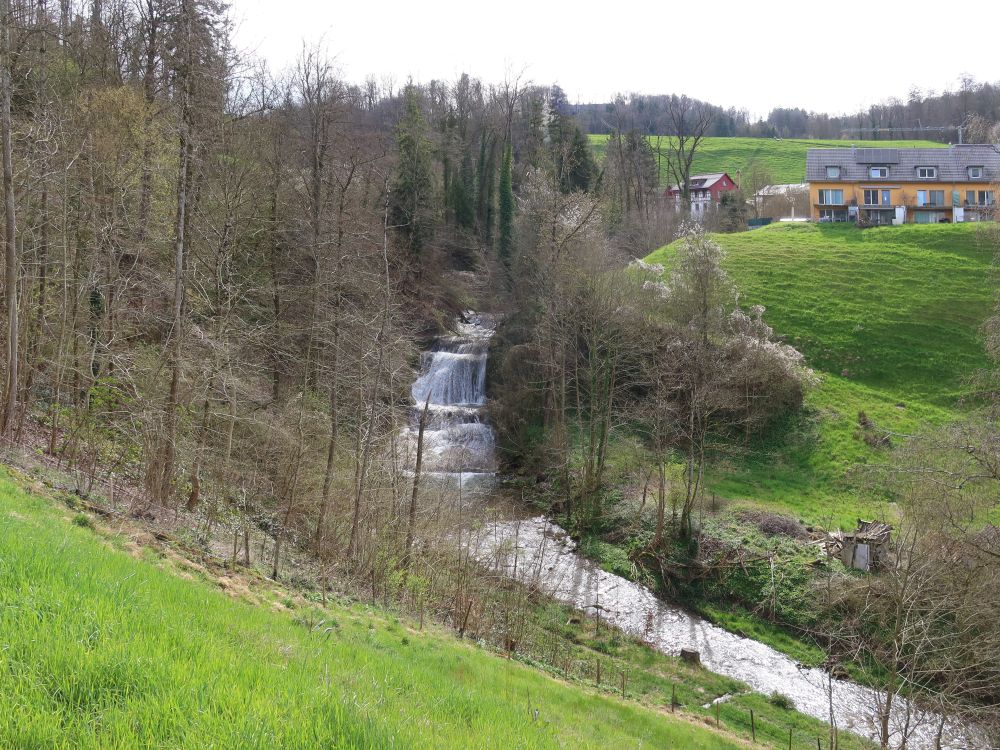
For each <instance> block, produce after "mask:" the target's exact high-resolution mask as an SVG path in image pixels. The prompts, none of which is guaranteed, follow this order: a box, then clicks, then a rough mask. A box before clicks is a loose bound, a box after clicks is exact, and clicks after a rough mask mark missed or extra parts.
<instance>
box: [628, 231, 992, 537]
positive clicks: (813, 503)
mask: <svg viewBox="0 0 1000 750" xmlns="http://www.w3.org/2000/svg"><path fill="white" fill-rule="evenodd" d="M716 239H717V240H718V242H719V244H720V245H722V247H723V248H724V249H725V251H726V260H725V266H726V268H727V269H728V270H729V272H730V274H731V275H732V277H733V279H734V280H735V282H736V283H737V285H738V287H739V288H740V290H741V292H742V294H743V302H744V304H746V305H750V304H756V303H759V304H763V305H764V306H765V307H766V308H767V312H766V314H765V319H766V320H767V321H768V323H769V324H770V325H771V326H772V327H773V328H774V329H775V331H777V332H778V333H779V334H781V335H783V336H785V337H786V338H787V340H788V341H789V342H790V343H792V344H794V345H795V346H796V347H797V348H799V349H800V350H801V351H802V352H803V353H804V354H805V355H806V357H807V359H808V362H809V364H810V366H812V367H813V368H815V369H816V370H817V372H818V373H819V374H820V375H821V378H822V382H821V384H820V385H819V386H818V387H817V388H815V389H814V390H813V391H812V392H811V393H810V394H809V396H808V399H807V409H806V410H805V411H804V412H803V413H802V414H801V415H798V416H797V417H795V418H794V419H792V420H790V421H789V422H788V423H786V424H783V425H779V426H778V428H777V429H775V430H772V432H771V435H770V437H769V438H768V440H766V441H764V442H762V443H758V444H756V445H753V446H751V447H750V450H749V451H748V452H747V453H746V454H745V455H740V456H735V457H732V458H729V459H728V460H725V461H724V462H723V463H722V466H721V468H719V469H717V470H716V471H715V473H714V476H713V478H712V480H713V481H712V489H713V490H714V491H716V492H718V493H719V494H721V495H724V496H726V497H731V498H745V499H750V500H753V501H757V502H762V503H765V504H767V505H772V506H778V507H779V508H780V509H782V510H785V511H788V512H791V513H793V514H795V515H797V516H798V517H800V518H802V519H804V520H807V521H810V522H815V523H827V524H839V525H852V524H853V522H854V519H856V518H857V516H858V514H869V513H871V512H872V511H873V508H872V507H871V505H870V504H869V503H866V502H864V501H862V500H861V499H859V495H858V492H857V490H856V484H857V482H856V477H854V476H852V472H853V470H854V468H855V467H856V466H858V465H861V464H865V463H868V462H871V461H881V460H885V459H886V458H887V457H888V455H889V451H888V450H887V449H873V448H871V447H869V446H868V445H867V444H866V443H865V442H864V440H863V439H862V437H861V435H860V434H859V429H858V412H859V411H864V412H865V413H866V414H867V415H868V417H869V418H871V419H872V420H873V421H874V422H875V424H876V425H877V426H878V427H879V428H883V429H886V430H891V431H893V432H899V433H911V432H913V431H914V430H916V429H917V428H918V427H919V426H920V425H921V424H925V423H942V422H945V421H947V420H949V419H952V418H954V417H955V416H956V415H957V412H956V409H958V408H959V403H958V402H959V399H960V398H961V397H962V395H963V394H964V393H965V392H966V386H965V384H964V380H965V379H966V378H967V377H968V376H969V375H971V374H972V373H973V372H974V371H975V370H977V369H978V368H981V367H983V366H984V365H985V364H986V358H985V355H984V353H983V348H982V341H981V339H980V336H979V328H980V326H981V325H982V323H983V321H984V320H985V318H986V317H987V315H988V314H989V310H990V306H991V292H990V273H991V259H992V252H993V248H992V247H990V246H989V243H988V242H986V241H985V238H984V237H983V236H982V235H981V233H980V232H979V229H978V228H977V227H976V226H975V225H970V224H957V225H938V226H926V227H925V226H916V225H910V226H902V227H884V228H878V229H867V230H860V229H857V228H855V227H851V226H835V225H819V224H807V225H778V226H772V227H767V228H765V229H762V230H757V231H754V232H744V233H740V234H728V235H718V236H717V237H716ZM671 254H672V249H671V248H670V247H669V246H668V247H666V248H660V249H659V250H657V251H655V252H653V253H652V254H651V255H650V256H649V257H648V258H647V260H649V261H650V262H657V263H664V264H666V265H668V266H669V263H670V258H671Z"/></svg>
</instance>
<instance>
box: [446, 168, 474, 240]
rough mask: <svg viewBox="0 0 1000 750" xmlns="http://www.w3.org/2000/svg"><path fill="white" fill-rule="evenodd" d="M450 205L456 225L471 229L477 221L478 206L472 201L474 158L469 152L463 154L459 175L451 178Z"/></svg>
mask: <svg viewBox="0 0 1000 750" xmlns="http://www.w3.org/2000/svg"><path fill="white" fill-rule="evenodd" d="M448 205H449V207H450V208H451V212H452V216H453V217H454V220H455V225H456V226H460V227H463V228H465V229H471V228H472V226H473V225H474V224H475V220H476V206H475V204H474V203H473V200H472V158H471V157H470V156H469V154H468V152H463V154H462V166H461V169H460V170H459V173H458V174H457V175H455V174H452V176H451V185H450V186H449V193H448Z"/></svg>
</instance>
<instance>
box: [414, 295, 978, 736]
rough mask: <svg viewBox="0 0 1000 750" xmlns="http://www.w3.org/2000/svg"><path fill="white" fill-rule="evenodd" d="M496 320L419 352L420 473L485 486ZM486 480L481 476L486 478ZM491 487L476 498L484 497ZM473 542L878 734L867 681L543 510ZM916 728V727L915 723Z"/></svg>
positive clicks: (913, 718)
mask: <svg viewBox="0 0 1000 750" xmlns="http://www.w3.org/2000/svg"><path fill="white" fill-rule="evenodd" d="M494 327H495V323H494V319H493V318H492V317H490V316H488V315H482V314H475V313H467V314H466V315H465V316H464V320H463V321H462V322H461V323H459V324H458V326H457V335H454V336H447V337H441V338H439V339H437V340H436V342H435V344H434V347H433V348H432V349H431V350H430V351H428V352H426V353H424V355H423V357H422V358H421V373H420V376H419V377H418V378H417V379H416V381H414V383H413V387H412V391H411V393H412V396H413V402H414V406H413V417H412V424H411V426H410V427H409V428H408V429H407V430H406V431H405V432H406V438H407V439H406V440H405V441H404V443H405V444H406V446H407V450H408V451H409V452H410V456H409V457H410V459H411V460H412V458H413V455H414V454H413V450H414V449H415V446H416V442H417V432H418V424H419V419H420V414H421V413H422V411H423V408H424V405H425V404H426V405H427V411H428V419H427V422H426V425H425V430H424V451H423V472H422V474H421V478H422V481H423V480H424V478H430V477H433V478H436V479H438V480H439V481H441V482H444V483H446V484H452V486H458V487H465V486H466V485H467V483H468V482H469V481H470V480H479V485H478V486H480V487H482V488H485V489H487V490H488V489H489V488H490V487H491V486H492V484H491V482H490V481H489V480H490V479H491V478H492V477H493V473H494V471H495V470H496V460H495V440H494V433H493V428H492V427H491V426H490V424H489V422H488V420H487V419H486V414H485V404H486V388H485V385H486V358H487V352H488V349H489V343H490V338H491V337H492V336H493V333H494ZM484 480H485V481H484ZM488 495H489V492H486V493H484V495H483V496H482V497H488ZM469 544H470V546H471V548H472V552H473V554H474V555H475V557H476V558H477V559H478V560H479V561H480V562H481V563H483V564H487V565H491V566H493V567H494V568H496V569H497V570H501V571H504V572H505V573H506V574H507V575H509V576H511V577H517V578H518V579H519V580H522V581H525V582H529V583H531V584H532V585H534V586H537V587H538V588H539V589H540V590H542V591H545V592H546V593H548V594H549V595H551V596H552V597H553V598H555V599H557V600H559V601H562V602H565V603H567V604H571V605H573V606H575V607H577V608H578V609H581V610H584V611H591V610H595V609H596V608H599V611H600V613H601V617H602V619H604V620H605V621H607V622H610V623H611V624H612V625H615V626H617V627H619V628H621V629H622V630H623V631H625V632H627V633H631V634H633V635H636V636H639V637H641V638H643V639H644V640H646V641H647V642H649V643H651V644H652V645H653V646H655V647H656V648H657V649H659V650H660V651H663V652H664V653H668V654H675V655H676V654H677V653H679V651H680V649H681V648H694V649H696V650H698V651H699V652H700V654H701V659H702V663H703V664H704V665H705V667H707V668H708V669H711V670H712V671H713V672H717V673H719V674H722V675H726V676H727V677H733V678H735V679H738V680H741V681H743V682H745V683H747V684H748V685H750V687H751V688H753V689H754V690H756V691H758V692H761V693H764V694H770V693H772V692H780V693H782V694H784V695H787V696H788V697H790V698H791V699H792V700H793V701H794V702H795V706H796V708H797V709H798V710H799V711H802V712H803V713H806V714H809V715H810V716H814V717H816V718H817V719H820V720H823V721H829V719H830V706H831V699H830V694H829V692H828V691H829V690H830V689H831V686H832V691H833V699H832V706H833V715H834V719H835V721H836V723H837V726H838V728H839V729H840V730H848V731H853V732H855V733H857V734H860V735H863V736H866V737H870V738H875V737H876V736H877V735H876V727H875V722H874V717H875V715H876V705H877V703H876V696H875V693H874V691H872V690H871V689H869V688H866V687H863V686H861V685H857V684H855V683H852V682H849V681H841V680H833V681H832V682H831V680H830V679H829V676H828V675H827V673H825V672H823V671H822V670H819V669H809V668H805V667H802V666H800V665H799V664H797V663H796V662H795V661H794V660H792V659H790V658H789V657H787V656H785V655H784V654H782V653H780V652H778V651H775V650H774V649H773V648H771V647H770V646H766V645H764V644H763V643H760V642H758V641H754V640H751V639H749V638H743V637H741V636H738V635H735V634H733V633H730V632H728V631H726V630H723V629H722V628H719V627H716V626H715V625H712V624H711V623H709V622H707V621H705V620H703V619H701V618H700V617H697V616H695V615H692V614H690V613H688V612H686V611H684V610H683V609H681V608H679V607H676V606H671V605H670V604H667V603H665V602H663V601H661V600H660V599H658V598H657V597H656V596H655V595H654V594H653V593H652V592H651V591H649V590H648V589H646V588H645V587H643V586H641V585H639V584H637V583H633V582H632V581H629V580H627V579H624V578H621V577H619V576H616V575H613V574H611V573H608V572H606V571H604V570H601V569H600V568H599V567H598V566H597V565H595V564H594V563H593V562H592V561H590V560H588V559H587V558H585V557H583V556H581V555H579V554H577V553H576V551H575V547H574V545H573V543H572V540H570V539H569V537H568V535H567V534H566V532H565V531H563V530H562V529H561V528H559V527H558V526H556V525H555V524H553V523H551V522H550V521H549V520H548V519H546V518H544V517H535V518H527V519H521V520H501V521H498V522H495V523H493V524H487V525H483V526H481V527H480V528H479V529H478V531H477V532H476V533H475V534H474V535H472V537H471V539H470V541H469ZM892 726H893V727H895V728H896V731H897V735H896V736H895V737H894V738H893V743H892V744H893V746H896V745H898V744H900V741H901V739H902V735H901V734H899V733H900V732H901V731H903V730H902V729H901V727H904V726H908V727H910V729H909V730H907V731H908V733H909V739H908V742H907V743H906V747H908V748H910V750H931V749H932V748H935V747H936V746H937V745H936V740H935V737H936V734H937V732H938V730H939V728H942V727H943V733H942V741H941V744H940V747H941V748H947V749H948V750H969V749H972V748H984V749H985V748H988V747H989V744H988V743H987V742H985V741H984V740H983V739H982V738H977V737H976V736H975V734H974V732H973V731H972V730H970V729H969V728H967V727H962V726H960V725H958V724H956V723H953V722H950V721H946V722H944V724H943V725H942V724H941V722H940V719H939V717H938V716H936V715H935V714H932V713H929V712H921V711H919V710H917V709H916V708H915V707H914V706H913V705H912V704H910V703H908V702H907V701H905V700H903V699H901V698H897V699H896V702H895V703H894V710H893V712H892ZM914 727H916V728H915V729H914Z"/></svg>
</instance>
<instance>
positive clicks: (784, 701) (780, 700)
mask: <svg viewBox="0 0 1000 750" xmlns="http://www.w3.org/2000/svg"><path fill="white" fill-rule="evenodd" d="M767 702H768V703H770V704H771V705H772V706H774V707H776V708H780V709H783V710H785V711H794V710H795V701H793V700H792V699H791V698H789V697H788V696H787V695H785V694H784V693H777V692H775V693H771V695H770V697H769V698H768V699H767Z"/></svg>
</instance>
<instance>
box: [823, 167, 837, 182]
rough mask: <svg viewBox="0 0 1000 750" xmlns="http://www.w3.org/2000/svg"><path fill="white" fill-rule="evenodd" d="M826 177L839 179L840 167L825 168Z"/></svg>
mask: <svg viewBox="0 0 1000 750" xmlns="http://www.w3.org/2000/svg"><path fill="white" fill-rule="evenodd" d="M826 176H827V177H829V178H831V179H834V180H836V179H837V178H839V177H840V167H827V168H826Z"/></svg>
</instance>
